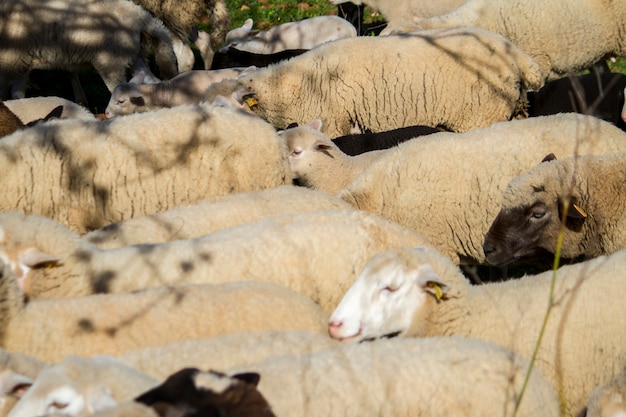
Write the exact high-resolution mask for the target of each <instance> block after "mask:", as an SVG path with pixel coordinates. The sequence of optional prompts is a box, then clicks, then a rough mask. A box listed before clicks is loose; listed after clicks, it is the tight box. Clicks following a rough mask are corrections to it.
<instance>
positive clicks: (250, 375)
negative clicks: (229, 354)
mask: <svg viewBox="0 0 626 417" xmlns="http://www.w3.org/2000/svg"><path fill="white" fill-rule="evenodd" d="M231 378H235V379H238V380H240V381H243V382H245V383H247V384H252V385H254V386H255V387H256V386H257V385H258V384H259V381H260V380H261V375H259V374H258V373H256V372H245V373H241V374H235V375H232V376H231Z"/></svg>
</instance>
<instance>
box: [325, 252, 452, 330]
mask: <svg viewBox="0 0 626 417" xmlns="http://www.w3.org/2000/svg"><path fill="white" fill-rule="evenodd" d="M429 251H430V250H429V249H426V248H424V247H418V248H414V249H404V250H402V249H400V250H389V251H386V252H383V253H380V254H378V255H375V256H374V257H372V258H371V259H370V260H369V261H368V262H367V264H366V265H365V267H364V268H363V271H362V272H361V274H360V275H359V277H358V278H357V280H356V281H355V282H354V284H353V285H352V287H350V289H349V290H348V291H347V292H346V294H345V295H344V297H343V299H342V300H341V302H340V303H339V305H338V306H337V308H336V309H335V311H334V312H333V313H332V315H331V317H330V320H329V325H328V332H329V334H330V336H331V337H333V338H335V339H339V340H341V341H343V342H352V341H366V340H374V339H379V338H384V337H393V336H407V335H409V332H410V331H411V330H412V328H413V327H414V322H415V316H416V315H418V314H419V313H420V311H421V310H426V309H428V307H427V304H429V303H432V302H435V303H438V302H440V301H441V300H444V299H446V298H447V296H448V293H449V290H450V286H449V285H448V284H447V283H446V281H444V280H443V279H442V278H441V277H440V276H439V274H438V273H436V272H435V271H434V270H433V266H432V265H431V264H429V263H426V262H422V260H421V259H420V256H419V255H420V253H422V252H429ZM450 264H451V262H450Z"/></svg>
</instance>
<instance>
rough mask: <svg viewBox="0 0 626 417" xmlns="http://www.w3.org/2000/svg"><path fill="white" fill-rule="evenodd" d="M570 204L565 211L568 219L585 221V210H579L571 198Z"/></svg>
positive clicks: (574, 200)
mask: <svg viewBox="0 0 626 417" xmlns="http://www.w3.org/2000/svg"><path fill="white" fill-rule="evenodd" d="M570 202H571V204H570V207H569V210H567V217H568V218H569V219H586V218H587V213H586V212H585V210H583V209H581V208H580V206H579V205H578V204H577V201H576V199H575V198H572V199H571V201H570Z"/></svg>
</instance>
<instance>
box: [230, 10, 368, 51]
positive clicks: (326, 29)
mask: <svg viewBox="0 0 626 417" xmlns="http://www.w3.org/2000/svg"><path fill="white" fill-rule="evenodd" d="M253 25H254V21H253V20H252V19H246V21H245V22H244V23H243V25H242V26H241V27H239V28H234V29H232V30H231V31H230V32H228V33H227V34H226V39H225V41H224V46H223V47H222V48H220V50H226V49H227V48H229V47H235V48H237V49H238V50H240V51H247V52H253V53H256V54H273V53H276V52H280V51H284V50H287V49H313V48H315V47H316V46H319V45H321V44H323V43H326V42H332V41H336V40H338V39H347V38H354V37H356V36H357V31H356V28H355V27H354V26H353V25H352V23H350V22H348V21H347V20H346V19H342V18H341V17H339V16H316V17H311V18H308V19H302V20H299V21H296V22H287V23H282V24H280V25H276V26H274V27H272V28H271V29H268V30H266V31H253V30H252V27H253Z"/></svg>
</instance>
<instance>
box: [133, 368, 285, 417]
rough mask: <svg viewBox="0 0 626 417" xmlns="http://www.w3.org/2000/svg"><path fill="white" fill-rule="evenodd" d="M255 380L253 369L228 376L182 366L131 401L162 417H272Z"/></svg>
mask: <svg viewBox="0 0 626 417" xmlns="http://www.w3.org/2000/svg"><path fill="white" fill-rule="evenodd" d="M259 379H260V376H259V374H256V373H253V372H247V373H240V374H235V375H232V376H229V375H226V374H224V373H222V372H217V371H213V370H209V371H207V372H202V371H200V370H199V369H197V368H185V369H181V370H180V371H178V372H176V373H174V374H172V375H171V376H169V377H168V378H167V379H166V380H165V381H164V382H163V383H162V384H161V385H159V386H158V387H155V388H153V389H151V390H149V391H148V392H145V393H143V394H141V395H140V396H139V397H137V398H136V399H135V401H136V402H138V403H142V404H146V405H148V406H151V407H153V408H154V409H155V410H157V412H158V413H159V415H161V416H163V417H166V416H170V415H181V413H183V414H182V415H183V416H186V415H191V416H194V415H202V416H213V415H215V416H227V417H274V413H273V412H272V408H271V406H270V405H269V404H268V403H267V401H266V400H265V398H264V397H263V395H262V394H261V393H260V392H259V390H258V389H257V385H258V383H259ZM172 413H174V414H172Z"/></svg>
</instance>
